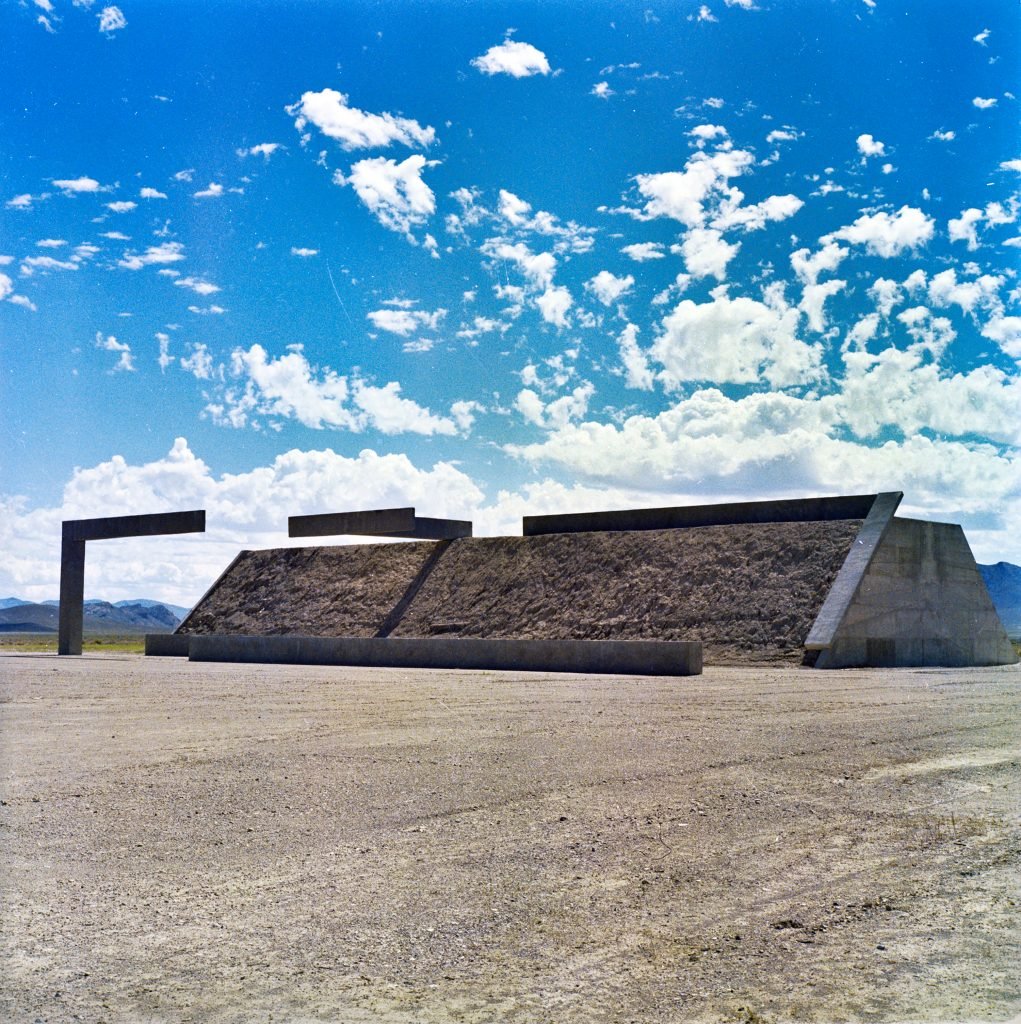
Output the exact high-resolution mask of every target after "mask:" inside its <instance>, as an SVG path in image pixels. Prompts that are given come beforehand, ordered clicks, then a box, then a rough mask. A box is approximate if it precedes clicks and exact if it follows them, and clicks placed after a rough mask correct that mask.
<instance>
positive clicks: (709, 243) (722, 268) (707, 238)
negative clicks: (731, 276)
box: [679, 228, 741, 281]
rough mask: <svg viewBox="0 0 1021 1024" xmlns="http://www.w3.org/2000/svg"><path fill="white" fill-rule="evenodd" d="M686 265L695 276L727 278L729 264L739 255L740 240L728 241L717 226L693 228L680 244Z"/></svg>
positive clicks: (719, 279)
mask: <svg viewBox="0 0 1021 1024" xmlns="http://www.w3.org/2000/svg"><path fill="white" fill-rule="evenodd" d="M679 248H680V252H681V255H682V256H683V258H684V266H685V268H686V269H687V271H688V273H689V274H690V275H691V276H692V277H694V278H700V277H709V276H713V277H715V278H716V280H717V281H723V280H725V278H726V276H727V264H728V263H730V261H731V260H732V259H733V258H734V257H735V256H736V255H737V253H738V250H739V249H740V248H741V243H740V242H734V243H731V242H727V241H726V240H725V239H724V238H723V235H722V234H721V233H720V232H719V231H717V230H716V229H715V228H693V229H692V230H691V231H689V232H688V233H687V234H686V235H685V238H684V241H683V242H682V243H681V245H680V247H679Z"/></svg>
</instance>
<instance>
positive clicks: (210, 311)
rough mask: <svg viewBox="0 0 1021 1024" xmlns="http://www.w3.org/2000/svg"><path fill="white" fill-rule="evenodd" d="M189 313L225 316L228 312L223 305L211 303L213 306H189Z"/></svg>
mask: <svg viewBox="0 0 1021 1024" xmlns="http://www.w3.org/2000/svg"><path fill="white" fill-rule="evenodd" d="M188 312H189V313H194V314H195V315H196V316H223V314H224V313H226V312H227V310H226V309H224V308H223V306H217V305H211V306H189V307H188Z"/></svg>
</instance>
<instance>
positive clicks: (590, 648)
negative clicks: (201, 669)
mask: <svg viewBox="0 0 1021 1024" xmlns="http://www.w3.org/2000/svg"><path fill="white" fill-rule="evenodd" d="M188 657H189V659H190V660H191V661H227V662H255V663H263V664H285V665H361V666H373V667H377V668H444V669H488V670H495V671H519V672H585V673H592V674H600V675H643V676H691V675H701V673H702V644H701V642H698V641H678V640H510V639H504V638H492V639H474V638H473V639H436V638H421V639H420V638H410V637H409V638H405V637H400V638H397V639H394V638H387V639H378V638H376V637H319V636H225V635H208V634H207V635H202V634H195V635H193V636H191V637H190V643H189V654H188Z"/></svg>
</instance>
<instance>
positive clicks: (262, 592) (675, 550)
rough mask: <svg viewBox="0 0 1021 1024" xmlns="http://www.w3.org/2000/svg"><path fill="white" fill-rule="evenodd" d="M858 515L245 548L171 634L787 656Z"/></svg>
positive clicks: (798, 648) (723, 659) (805, 628)
mask: <svg viewBox="0 0 1021 1024" xmlns="http://www.w3.org/2000/svg"><path fill="white" fill-rule="evenodd" d="M860 526H861V523H860V521H858V520H843V521H838V522H817V523H770V524H749V525H741V526H710V527H702V528H697V529H686V530H647V531H631V532H621V533H583V534H552V535H548V536H540V537H494V538H471V539H464V540H457V541H453V542H452V543H449V544H445V543H442V542H441V543H440V544H432V543H417V544H406V543H404V544H391V543H387V544H363V545H350V546H335V547H312V548H289V549H277V550H270V551H253V552H242V554H241V555H240V556H239V558H238V560H237V561H236V562H235V564H234V565H233V566H232V567H231V568H230V569H229V570H228V571H227V572H226V573H225V574H224V576H223V578H222V579H221V580H220V581H219V583H218V584H217V585H216V586H215V587H214V588H213V591H212V592H211V593H210V594H209V595H208V596H207V597H206V599H204V600H203V601H202V602H201V603H200V604H199V605H198V606H197V607H196V609H195V610H194V611H193V612H192V614H191V615H190V616H189V617H188V618H187V619H186V620H185V622H184V623H183V624H182V626H181V628H180V629H179V630H178V632H181V633H233V634H252V635H273V634H276V635H280V634H304V635H309V636H375V635H378V634H379V632H380V630H381V629H382V628H383V627H384V624H385V625H386V632H387V633H389V635H392V636H395V637H423V636H436V635H444V636H463V637H495V636H502V637H515V638H518V639H561V640H565V639H572V640H585V639H591V640H605V639H625V640H701V641H702V643H703V645H704V648H703V649H704V657H705V660H706V661H707V662H710V663H716V664H726V663H733V662H743V661H792V662H795V661H798V660H799V659H800V658H801V654H802V645H803V643H804V640H805V637H806V636H807V635H808V632H809V630H810V628H811V626H812V622H813V621H814V620H815V617H816V615H817V614H818V612H819V609H820V607H821V606H822V603H823V600H824V599H825V597H826V594H827V593H828V591H829V589H830V586H831V585H832V582H833V579H834V577H835V576H836V574H837V572H838V571H839V569H840V566H841V565H842V564H843V561H844V558H845V557H846V555H847V552H848V550H849V548H850V546H851V544H852V542H853V541H854V538H855V536H856V535H857V533H858V530H859V528H860ZM429 559H431V560H432V565H431V568H430V567H429V566H428V565H427V564H426V563H427V560H429ZM426 570H429V571H428V573H426ZM412 595H413V596H412ZM408 596H412V599H411V601H410V603H409V604H408V605H407V607H406V609H405V610H404V611H403V614H402V615H401V616H400V618H399V619H396V620H395V616H394V614H393V611H394V608H395V606H397V605H398V603H399V602H401V601H402V599H405V600H406V599H407V597H408Z"/></svg>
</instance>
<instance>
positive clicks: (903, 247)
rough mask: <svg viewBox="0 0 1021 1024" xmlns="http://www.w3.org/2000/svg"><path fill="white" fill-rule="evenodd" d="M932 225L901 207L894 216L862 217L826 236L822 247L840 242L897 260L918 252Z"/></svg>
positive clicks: (909, 208) (919, 213)
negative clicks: (912, 251)
mask: <svg viewBox="0 0 1021 1024" xmlns="http://www.w3.org/2000/svg"><path fill="white" fill-rule="evenodd" d="M934 225H935V222H934V221H933V219H932V218H931V217H929V216H927V215H926V214H925V213H923V212H922V211H921V210H919V209H917V208H915V207H913V206H902V207H901V208H900V209H899V210H898V211H897V212H896V213H892V214H891V213H886V212H885V211H882V210H881V211H880V212H879V213H873V214H862V216H860V217H859V218H858V219H857V220H856V221H855V222H854V223H853V224H850V225H848V226H847V227H843V228H840V229H839V230H838V231H834V232H832V233H831V234H829V235H825V236H824V237H823V238H822V239H821V242H822V243H823V244H824V245H827V244H829V243H830V242H832V241H834V240H838V239H840V240H843V241H845V242H850V243H851V244H852V245H864V246H865V248H866V250H867V251H868V252H869V253H870V254H871V255H873V256H882V257H885V258H889V257H892V256H900V255H901V254H902V253H903V252H905V251H907V250H908V249H917V248H918V247H919V246H921V245H925V243H926V242H928V241H929V240H930V239H931V238H932V236H933V232H934Z"/></svg>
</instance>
